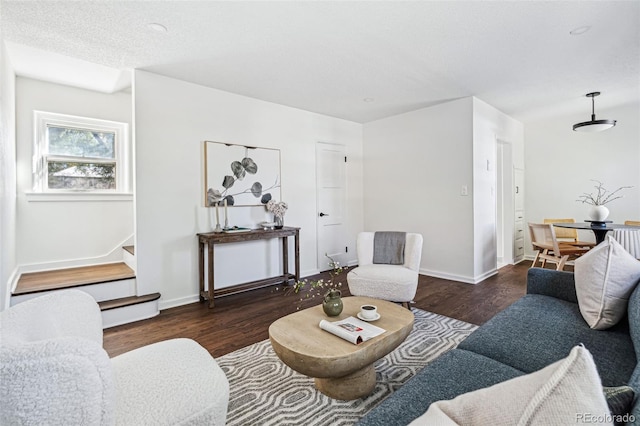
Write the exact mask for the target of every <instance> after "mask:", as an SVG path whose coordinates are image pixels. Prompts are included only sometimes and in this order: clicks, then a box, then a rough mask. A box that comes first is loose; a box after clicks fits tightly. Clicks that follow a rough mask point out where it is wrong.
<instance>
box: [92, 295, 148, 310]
mask: <svg viewBox="0 0 640 426" xmlns="http://www.w3.org/2000/svg"><path fill="white" fill-rule="evenodd" d="M159 298H160V293H152V294H146V295H144V296H129V297H123V298H121V299H113V300H105V301H104V302H98V305H100V310H101V311H108V310H109V309H116V308H122V307H125V306H132V305H137V304H139V303H146V302H151V301H153V300H157V299H159Z"/></svg>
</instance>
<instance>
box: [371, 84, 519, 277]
mask: <svg viewBox="0 0 640 426" xmlns="http://www.w3.org/2000/svg"><path fill="white" fill-rule="evenodd" d="M496 138H499V139H502V140H506V141H509V142H511V143H512V148H513V149H512V150H511V151H510V152H513V153H514V154H513V155H514V157H515V156H517V157H518V158H519V162H520V164H521V163H522V153H523V148H522V146H523V142H522V125H521V124H520V123H519V122H517V121H515V120H513V119H511V118H510V117H508V116H506V115H505V114H503V113H501V112H500V111H498V110H496V109H495V108H493V107H492V106H490V105H488V104H486V103H485V102H483V101H480V100H478V99H475V98H471V97H470V98H464V99H459V100H455V101H451V102H447V103H444V104H440V105H436V106H433V107H429V108H424V109H420V110H417V111H413V112H409V113H406V114H400V115H397V116H394V117H388V118H385V119H381V120H377V121H374V122H370V123H366V124H365V125H364V181H365V184H364V211H365V229H366V230H399V231H408V232H409V231H413V232H420V233H421V234H423V236H424V241H425V243H424V247H423V252H422V253H423V254H422V262H421V268H420V269H421V272H422V273H424V274H426V275H432V276H437V277H442V278H448V279H453V280H458V281H463V282H468V283H477V282H479V281H481V280H482V279H484V278H486V277H487V276H489V275H491V274H493V273H495V272H496V257H497V252H496V237H495V235H496V199H495V190H496V187H495V185H496V169H495V163H496ZM487 161H489V162H490V167H489V170H487ZM509 167H511V164H509ZM463 186H466V187H467V190H468V195H467V196H464V195H462V187H463ZM512 210H513V209H512V208H511V211H512ZM510 217H511V220H512V219H513V214H511V216H510Z"/></svg>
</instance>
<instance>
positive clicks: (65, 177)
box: [33, 111, 129, 193]
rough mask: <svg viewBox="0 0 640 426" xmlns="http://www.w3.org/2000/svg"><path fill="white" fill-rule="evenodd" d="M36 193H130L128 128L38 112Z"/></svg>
mask: <svg viewBox="0 0 640 426" xmlns="http://www.w3.org/2000/svg"><path fill="white" fill-rule="evenodd" d="M34 121H35V147H34V162H33V164H34V168H33V169H34V170H33V171H34V191H36V192H50V193H53V192H64V193H70V192H85V193H86V192H102V193H105V192H106V193H109V192H111V193H113V192H128V190H129V185H128V180H129V179H128V175H129V173H128V168H129V167H128V161H127V152H128V124H126V123H119V122H115V121H106V120H98V119H93V118H86V117H75V116H71V115H62V114H54V113H49V112H42V111H35V112H34Z"/></svg>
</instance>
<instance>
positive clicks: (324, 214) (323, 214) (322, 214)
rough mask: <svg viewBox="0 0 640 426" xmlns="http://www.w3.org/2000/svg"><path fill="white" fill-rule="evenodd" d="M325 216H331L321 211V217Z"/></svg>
mask: <svg viewBox="0 0 640 426" xmlns="http://www.w3.org/2000/svg"><path fill="white" fill-rule="evenodd" d="M324 216H329V215H328V214H326V213H322V212H320V217H324Z"/></svg>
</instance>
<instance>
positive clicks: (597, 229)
mask: <svg viewBox="0 0 640 426" xmlns="http://www.w3.org/2000/svg"><path fill="white" fill-rule="evenodd" d="M553 226H557V227H558V228H571V229H586V230H591V231H593V234H594V235H595V237H596V244H600V243H601V242H603V241H604V239H605V237H606V235H607V232H609V231H613V230H614V229H620V228H629V229H638V227H637V226H633V225H624V224H621V223H613V222H612V221H603V222H599V221H592V220H587V221H585V222H578V223H554V224H553Z"/></svg>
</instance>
